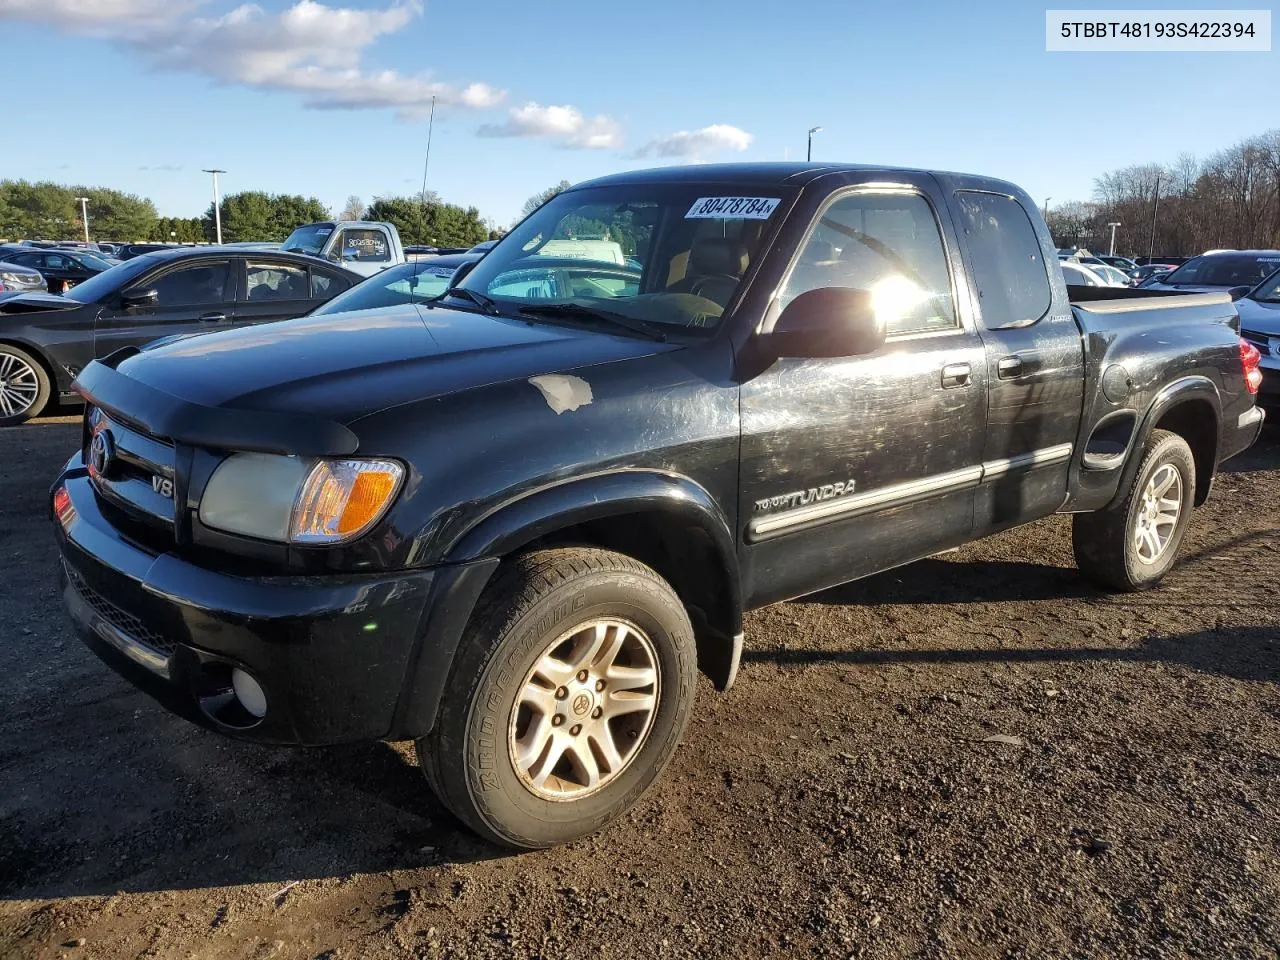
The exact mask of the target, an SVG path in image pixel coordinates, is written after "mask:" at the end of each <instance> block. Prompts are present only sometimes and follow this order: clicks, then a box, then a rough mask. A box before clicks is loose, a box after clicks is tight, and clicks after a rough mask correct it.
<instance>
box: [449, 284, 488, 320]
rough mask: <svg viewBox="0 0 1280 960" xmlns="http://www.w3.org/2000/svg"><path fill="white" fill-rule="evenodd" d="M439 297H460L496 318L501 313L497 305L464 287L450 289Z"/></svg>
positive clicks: (481, 294)
mask: <svg viewBox="0 0 1280 960" xmlns="http://www.w3.org/2000/svg"><path fill="white" fill-rule="evenodd" d="M440 296H442V297H449V296H454V297H462V299H464V300H470V301H471V302H472V303H474V304H475V305H476V306H477V307H479V308H480V309H481V310H483V311H484V312H485V313H487V314H490V315H491V316H495V317H496V316H498V315H499V314H500V313H501V311H500V310H499V309H498V305H497V304H496V303H494V302H493V301H492V300H491V299H490V298H488V297H486V296H485V295H484V294H483V293H476V292H475V291H474V290H468V289H467V288H466V287H450V288H449V289H448V290H446V291H445V292H444V293H442V294H440Z"/></svg>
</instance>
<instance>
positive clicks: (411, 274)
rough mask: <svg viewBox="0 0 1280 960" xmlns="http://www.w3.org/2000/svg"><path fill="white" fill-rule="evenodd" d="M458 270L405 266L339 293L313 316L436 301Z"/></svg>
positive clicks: (418, 263) (419, 263)
mask: <svg viewBox="0 0 1280 960" xmlns="http://www.w3.org/2000/svg"><path fill="white" fill-rule="evenodd" d="M456 269H457V267H456V266H443V265H441V266H437V265H433V264H432V263H431V261H430V260H414V261H411V262H409V263H402V264H400V265H399V266H397V267H392V268H391V269H389V270H384V271H382V273H378V274H375V275H374V276H372V277H370V278H369V279H368V280H365V281H364V282H363V283H358V284H356V285H355V286H354V287H352V288H351V289H350V290H347V291H346V292H344V293H340V294H338V295H337V296H336V297H334V298H333V299H332V300H330V301H329V302H328V303H326V304H325V305H324V306H322V307H320V308H319V309H317V310H315V311H313V313H317V314H318V313H346V312H347V311H350V310H376V309H378V308H379V307H395V306H399V305H400V304H402V303H423V302H425V301H427V300H434V299H436V298H437V297H439V296H440V294H442V293H444V292H445V290H446V289H447V288H448V286H449V280H450V279H451V278H452V277H453V274H454V271H455V270H456Z"/></svg>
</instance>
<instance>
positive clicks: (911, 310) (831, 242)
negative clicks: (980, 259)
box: [781, 193, 960, 336]
mask: <svg viewBox="0 0 1280 960" xmlns="http://www.w3.org/2000/svg"><path fill="white" fill-rule="evenodd" d="M820 287H853V288H855V289H858V290H868V291H870V292H871V295H872V298H873V300H874V302H875V305H876V309H877V311H884V312H885V313H886V314H887V316H886V318H885V329H886V331H887V333H888V335H889V336H895V335H902V334H907V333H928V332H933V331H944V330H952V329H955V328H957V327H959V325H960V323H959V321H958V320H957V319H956V309H955V299H954V297H953V296H952V292H951V271H950V268H949V267H948V265H947V254H946V250H945V249H944V248H943V246H942V235H941V234H940V233H939V231H938V221H937V218H936V217H935V216H934V214H933V208H932V207H930V206H929V203H928V201H927V200H925V199H924V198H923V197H921V196H918V195H916V194H905V193H857V194H854V195H852V196H847V197H844V198H842V199H840V200H837V201H835V202H834V203H832V204H831V205H830V206H829V207H827V209H826V210H825V211H824V212H823V214H822V216H821V217H820V219H819V220H818V223H817V224H816V225H815V226H814V228H813V230H812V232H811V233H810V234H809V238H808V240H806V241H805V244H804V247H803V248H802V249H801V251H800V256H799V259H798V260H797V261H796V264H795V266H794V267H793V268H792V271H791V276H790V277H788V278H787V283H786V286H785V287H784V288H783V292H782V297H781V299H782V303H783V304H784V305H785V304H786V303H789V302H790V301H791V300H793V299H794V298H795V297H797V296H799V295H800V294H802V293H804V292H806V291H808V290H814V289H817V288H820Z"/></svg>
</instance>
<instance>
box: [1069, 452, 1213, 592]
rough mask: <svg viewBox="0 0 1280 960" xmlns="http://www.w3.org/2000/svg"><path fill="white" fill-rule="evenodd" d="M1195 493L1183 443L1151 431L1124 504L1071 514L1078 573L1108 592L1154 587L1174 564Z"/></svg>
mask: <svg viewBox="0 0 1280 960" xmlns="http://www.w3.org/2000/svg"><path fill="white" fill-rule="evenodd" d="M1195 488H1196V463H1195V458H1194V457H1193V456H1192V453H1191V448H1190V447H1189V446H1187V442H1186V441H1185V440H1183V439H1182V437H1180V436H1178V435H1177V434H1176V433H1170V432H1169V431H1167V430H1154V431H1152V433H1151V437H1150V438H1149V439H1148V440H1147V446H1146V449H1145V450H1144V451H1143V457H1142V463H1141V464H1140V465H1139V467H1138V472H1137V473H1136V474H1135V475H1134V478H1133V482H1132V484H1130V486H1129V490H1128V494H1127V496H1125V498H1124V500H1123V501H1121V502H1120V503H1119V504H1117V505H1116V506H1113V507H1110V508H1108V509H1106V510H1099V511H1098V512H1096V513H1079V514H1076V516H1075V518H1074V520H1073V523H1072V528H1071V541H1072V546H1073V548H1074V550H1075V556H1076V565H1077V566H1078V567H1079V568H1080V572H1081V573H1082V574H1084V575H1085V576H1086V577H1088V578H1089V579H1090V580H1093V581H1095V582H1097V583H1099V584H1101V585H1102V586H1105V587H1110V588H1111V589H1113V590H1124V591H1132V590H1144V589H1146V588H1148V587H1153V586H1155V585H1156V584H1157V583H1159V582H1160V580H1161V578H1163V577H1164V575H1165V574H1166V573H1168V571H1169V568H1170V567H1172V566H1173V564H1174V561H1175V560H1176V559H1177V556H1178V546H1179V544H1181V542H1182V537H1183V534H1184V533H1186V529H1187V524H1188V523H1190V521H1191V510H1192V505H1193V502H1194V498H1195Z"/></svg>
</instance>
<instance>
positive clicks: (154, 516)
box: [85, 409, 176, 535]
mask: <svg viewBox="0 0 1280 960" xmlns="http://www.w3.org/2000/svg"><path fill="white" fill-rule="evenodd" d="M100 434H102V435H104V436H103V446H104V447H105V449H106V450H108V451H109V452H108V453H107V454H106V466H105V469H102V468H101V466H100V462H99V461H101V460H102V459H103V458H102V457H98V458H95V449H96V448H95V444H97V443H98V437H99V435H100ZM175 460H176V457H175V454H174V448H173V444H172V443H169V442H168V441H167V440H163V439H158V438H156V437H152V436H150V435H148V434H146V433H143V432H141V431H138V430H135V429H133V428H132V427H130V426H128V425H127V424H125V423H122V422H121V421H119V420H116V419H113V418H111V417H109V416H107V415H106V414H105V413H103V412H102V411H101V410H97V409H95V410H93V411H92V412H91V413H90V414H89V448H88V449H87V450H86V451H85V462H86V463H87V464H88V465H89V478H90V479H91V480H92V481H93V486H94V489H95V490H96V491H97V492H98V494H99V495H100V496H101V497H102V498H103V499H104V500H106V501H107V502H108V503H110V504H111V505H112V506H114V507H116V508H117V509H119V510H122V511H123V512H124V513H125V514H127V515H128V516H129V517H131V518H132V519H134V520H140V521H143V522H145V523H148V524H151V525H152V526H155V527H158V528H162V529H164V530H165V531H166V532H167V533H168V534H169V535H172V533H173V529H174V518H175V516H176V510H175V506H174V504H175V502H176V496H175V495H176V490H175V486H174V474H175V470H174V464H175Z"/></svg>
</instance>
